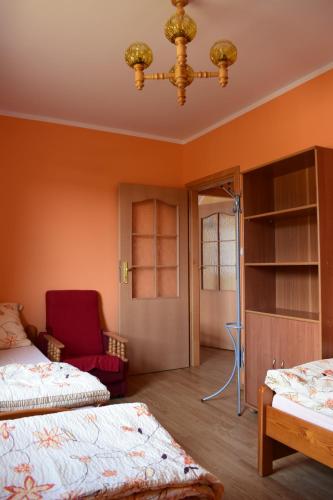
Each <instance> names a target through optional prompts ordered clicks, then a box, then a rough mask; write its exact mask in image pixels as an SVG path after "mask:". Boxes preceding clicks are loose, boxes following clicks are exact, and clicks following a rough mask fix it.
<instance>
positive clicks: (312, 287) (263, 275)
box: [245, 265, 319, 317]
mask: <svg viewBox="0 0 333 500" xmlns="http://www.w3.org/2000/svg"><path fill="white" fill-rule="evenodd" d="M318 275H319V273H318V266H317V265H306V266H294V265H293V266H276V265H273V266H260V265H259V266H258V265H255V266H246V267H245V303H246V309H248V310H253V311H258V312H263V313H265V312H267V313H271V312H272V311H277V310H284V311H287V310H288V311H298V312H299V314H301V317H303V316H304V311H307V312H308V313H310V315H311V314H318V313H319V279H318ZM302 311H303V312H302Z"/></svg>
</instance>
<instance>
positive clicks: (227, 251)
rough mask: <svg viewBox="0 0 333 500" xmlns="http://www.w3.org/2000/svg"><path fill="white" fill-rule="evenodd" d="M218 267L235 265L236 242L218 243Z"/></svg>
mask: <svg viewBox="0 0 333 500" xmlns="http://www.w3.org/2000/svg"><path fill="white" fill-rule="evenodd" d="M220 265H221V266H235V265H236V242H235V241H223V242H221V243H220Z"/></svg>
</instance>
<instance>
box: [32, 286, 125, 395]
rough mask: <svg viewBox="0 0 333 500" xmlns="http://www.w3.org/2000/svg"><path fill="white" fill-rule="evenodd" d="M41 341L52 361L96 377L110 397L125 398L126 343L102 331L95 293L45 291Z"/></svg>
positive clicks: (85, 291) (83, 291)
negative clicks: (44, 326)
mask: <svg viewBox="0 0 333 500" xmlns="http://www.w3.org/2000/svg"><path fill="white" fill-rule="evenodd" d="M103 337H104V338H103ZM40 340H41V343H40V344H41V347H42V350H44V351H45V350H46V354H47V356H48V358H49V359H50V360H51V361H64V362H66V363H70V364H71V365H73V366H76V367H77V368H79V369H80V370H83V371H87V372H89V373H91V374H92V375H95V376H96V377H98V378H99V379H100V381H101V382H102V383H103V384H104V385H106V386H107V388H108V389H109V391H110V393H111V397H118V396H124V395H125V392H126V375H127V359H126V343H127V340H126V339H124V338H122V337H120V336H119V335H116V334H114V333H111V332H105V331H102V329H101V325H100V315H99V295H98V293H97V292H96V291H94V290H49V291H48V292H46V332H43V333H42V334H40ZM105 350H106V352H105Z"/></svg>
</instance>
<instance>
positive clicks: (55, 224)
mask: <svg viewBox="0 0 333 500" xmlns="http://www.w3.org/2000/svg"><path fill="white" fill-rule="evenodd" d="M332 117H333V71H330V72H328V73H326V74H324V75H321V76H320V77H318V78H316V79H314V80H312V81H310V82H307V83H306V84H304V85H302V86H300V87H298V88H296V89H294V90H292V91H290V92H288V93H287V94H284V95H282V96H280V97H278V98H276V99H274V100H273V101H271V102H268V103H266V104H264V105H263V106H261V107H259V108H257V109H255V110H253V111H251V112H249V113H247V114H245V115H243V116H241V117H240V118H237V119H235V120H233V121H232V122H230V123H228V124H226V125H224V126H222V127H220V128H219V129H217V130H215V131H213V132H210V133H209V134H207V135H205V136H203V137H201V138H199V139H197V140H195V141H193V142H191V143H189V144H187V145H185V146H180V145H175V144H169V143H163V142H159V141H151V140H147V139H139V138H133V137H128V136H122V135H115V134H109V133H103V132H98V131H93V130H85V129H79V128H74V127H66V126H61V125H54V124H47V123H41V122H35V121H28V120H19V119H14V118H6V117H0V175H1V177H0V193H1V196H0V213H1V219H0V220H1V222H0V231H1V243H0V301H19V302H22V303H23V304H24V305H25V316H26V318H27V320H28V321H29V322H32V323H34V324H36V325H37V326H38V327H39V328H43V327H44V314H45V312H44V294H45V291H46V290H47V289H52V288H93V289H97V290H99V291H100V293H101V295H102V298H103V303H104V312H105V316H106V322H107V327H108V328H110V329H117V322H118V315H117V310H118V238H117V234H118V227H117V222H118V221H117V216H118V214H117V185H118V183H119V182H133V183H135V182H137V183H146V184H157V185H168V186H180V185H182V184H184V183H186V182H188V181H190V180H194V179H197V178H199V177H202V176H205V175H208V174H209V173H213V172H216V171H218V170H222V169H224V168H229V167H231V166H235V165H240V166H241V168H242V169H245V168H249V167H252V166H255V165H258V164H260V163H262V162H266V161H270V160H273V159H274V158H277V157H279V156H283V155H286V154H289V153H293V152H295V151H297V150H300V149H303V148H306V147H308V146H312V145H314V144H318V145H322V146H328V147H333V133H332V120H333V118H332ZM170 158H173V161H172V162H171V161H170ZM175 159H179V161H177V162H175V161H174V160H175ZM181 164H182V166H183V171H181V169H180V168H179V166H180V165H181Z"/></svg>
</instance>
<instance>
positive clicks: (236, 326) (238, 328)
mask: <svg viewBox="0 0 333 500" xmlns="http://www.w3.org/2000/svg"><path fill="white" fill-rule="evenodd" d="M223 189H224V190H225V191H226V192H227V193H228V194H229V195H230V196H231V197H232V198H233V200H234V208H233V212H234V214H235V216H236V321H235V322H233V323H225V325H224V326H225V329H226V331H227V332H228V335H229V337H230V338H231V341H232V344H233V346H234V366H233V368H232V371H231V374H230V376H229V378H228V380H227V381H226V383H225V384H224V385H223V386H222V387H221V388H220V389H218V390H217V391H215V392H213V394H211V395H210V396H205V397H203V398H202V399H201V401H203V402H204V401H209V400H211V399H213V398H216V397H217V396H219V395H220V394H222V392H224V391H225V390H226V389H227V387H228V386H229V385H230V384H231V382H232V381H233V379H234V377H235V376H236V382H237V415H238V416H240V415H241V414H242V405H241V368H242V365H243V361H242V328H243V327H242V323H241V286H240V214H241V206H240V195H239V194H235V193H234V192H233V191H232V189H231V188H230V187H227V188H226V187H224V188H223ZM233 330H234V331H235V334H234V335H233Z"/></svg>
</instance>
